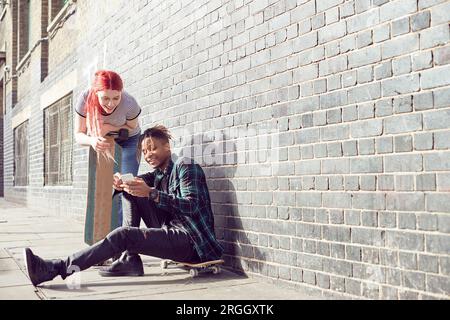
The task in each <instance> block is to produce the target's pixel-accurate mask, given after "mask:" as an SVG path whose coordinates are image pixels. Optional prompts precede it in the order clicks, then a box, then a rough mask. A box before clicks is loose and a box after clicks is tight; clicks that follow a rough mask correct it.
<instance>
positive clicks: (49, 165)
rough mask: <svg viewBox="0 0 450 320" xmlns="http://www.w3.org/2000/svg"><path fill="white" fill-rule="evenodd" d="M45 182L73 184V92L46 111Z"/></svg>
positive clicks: (48, 183) (52, 184)
mask: <svg viewBox="0 0 450 320" xmlns="http://www.w3.org/2000/svg"><path fill="white" fill-rule="evenodd" d="M44 127H45V132H44V144H45V153H44V163H45V166H44V184H45V185H48V186H56V185H71V184H72V147H73V130H72V94H69V95H67V96H65V97H64V98H62V99H61V100H59V101H57V102H55V103H54V104H52V105H51V106H50V107H48V108H47V109H45V111H44Z"/></svg>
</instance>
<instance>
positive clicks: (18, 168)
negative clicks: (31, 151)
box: [14, 121, 28, 186]
mask: <svg viewBox="0 0 450 320" xmlns="http://www.w3.org/2000/svg"><path fill="white" fill-rule="evenodd" d="M14 185H15V186H26V185H28V121H26V122H24V123H22V124H21V125H20V126H18V127H17V128H15V129H14Z"/></svg>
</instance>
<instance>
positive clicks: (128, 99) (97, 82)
mask: <svg viewBox="0 0 450 320" xmlns="http://www.w3.org/2000/svg"><path fill="white" fill-rule="evenodd" d="M140 113H141V108H140V106H139V105H138V103H137V102H136V99H134V97H133V96H131V95H130V94H129V93H127V92H126V91H124V90H123V82H122V78H121V77H120V76H119V75H118V74H117V73H116V72H114V71H109V70H99V71H97V72H96V73H95V78H94V81H93V83H92V86H91V87H90V88H88V89H86V90H84V91H83V92H82V93H81V95H80V97H79V99H78V101H77V103H76V105H75V140H76V142H77V143H78V144H81V145H89V146H91V147H92V148H93V149H94V150H95V151H96V152H97V154H98V156H105V157H107V158H112V155H111V152H110V148H111V147H112V146H111V145H110V144H109V143H108V142H107V140H106V139H105V136H106V134H107V133H108V132H111V131H119V130H120V129H126V130H128V139H127V140H126V141H122V142H118V144H119V145H120V146H121V147H122V163H121V168H122V169H121V171H122V172H121V173H122V174H124V173H132V174H133V176H136V175H137V173H138V169H139V161H140V159H139V156H140V154H139V153H138V152H137V149H138V148H137V147H138V141H139V136H140V133H141V129H140V127H139V121H138V116H139V114H140ZM111 188H112V186H111ZM117 214H118V216H117V221H118V223H119V224H120V225H117V226H116V227H119V226H121V225H122V206H121V205H120V206H119V211H118V213H117Z"/></svg>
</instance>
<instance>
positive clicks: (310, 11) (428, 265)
mask: <svg viewBox="0 0 450 320" xmlns="http://www.w3.org/2000/svg"><path fill="white" fill-rule="evenodd" d="M449 12H450V2H449V1H445V0H392V1H388V0H349V1H344V0H280V1H274V0H253V1H250V0H236V1H226V0H210V1H206V0H205V1H191V2H189V3H186V2H182V1H180V0H169V1H166V0H164V1H162V0H160V1H147V0H139V1H138V0H136V1H131V2H130V1H122V0H113V1H109V2H108V5H107V6H106V5H103V4H102V2H99V1H95V2H94V1H79V2H77V4H76V13H75V14H74V15H73V16H72V17H70V18H69V19H68V20H67V21H66V23H65V24H64V26H63V27H62V28H61V29H60V30H59V31H58V33H57V34H56V36H55V37H54V38H52V39H51V40H50V41H49V58H48V59H49V70H48V76H47V78H46V79H45V81H44V82H42V83H40V81H39V80H38V77H37V76H34V74H38V75H39V66H40V64H39V56H38V53H35V54H33V56H32V57H31V60H30V61H31V62H30V65H29V67H28V68H27V70H25V71H23V74H22V75H20V77H19V78H18V82H19V97H20V98H19V102H18V105H17V106H16V107H15V108H14V110H11V97H10V96H11V94H10V93H11V88H9V87H10V84H9V85H7V92H6V97H7V98H6V100H7V102H6V103H7V113H6V116H5V151H4V152H5V195H6V198H8V199H12V200H16V201H25V202H26V203H27V204H28V205H29V206H32V207H35V208H46V210H50V211H51V212H53V213H57V214H66V215H69V216H72V217H77V218H78V219H83V214H84V207H85V201H86V181H87V169H86V161H87V158H86V155H87V149H86V148H82V147H78V146H74V182H73V186H72V187H67V188H65V187H61V188H49V187H43V172H42V171H43V149H42V143H43V140H42V132H43V125H42V112H41V110H40V108H39V106H38V104H39V99H40V98H41V95H42V94H43V93H44V92H46V90H48V89H49V88H52V86H53V85H54V84H56V83H59V82H60V81H61V79H64V76H65V75H67V74H68V73H69V72H73V71H76V72H77V80H78V81H77V85H76V86H74V88H73V92H74V95H75V96H77V95H78V93H79V92H80V90H81V88H84V87H85V86H87V84H88V80H89V76H90V75H91V74H92V72H93V71H94V70H95V69H96V68H101V67H106V68H110V69H114V70H116V71H118V72H119V73H120V74H121V75H122V76H123V78H124V82H125V87H126V90H128V91H129V92H130V93H132V94H133V95H134V96H135V97H136V98H137V100H138V101H139V103H140V104H141V105H142V107H143V112H142V114H141V117H140V122H141V125H142V127H143V128H147V127H149V126H151V125H153V124H156V123H162V124H165V125H166V126H168V127H170V128H171V129H172V132H173V134H174V136H175V141H174V143H173V148H174V152H175V153H177V154H179V155H186V156H191V157H193V158H195V159H196V160H197V161H199V162H200V163H201V164H202V166H203V167H204V169H205V172H206V174H207V177H208V185H209V188H210V192H211V198H212V202H213V209H214V212H215V217H216V218H215V221H216V232H217V235H218V237H219V238H220V240H221V241H222V242H223V243H224V245H225V248H226V254H225V259H226V262H227V264H228V265H229V266H232V267H233V268H235V269H239V270H243V271H244V272H246V273H248V274H252V275H254V276H258V277H264V278H265V279H271V280H273V281H276V282H277V283H278V284H280V285H286V286H294V287H296V286H301V287H302V288H304V289H306V290H311V292H321V293H322V294H323V295H324V296H326V297H362V298H372V299H402V298H415V299H429V298H434V299H435V298H438V299H439V298H445V299H448V298H449V297H450V274H449V254H450V227H449V226H450V195H449V193H448V191H449V190H450V182H449V178H450V151H449V142H448V141H449V136H450V125H449V123H450V98H449V97H450V76H449V74H450V64H449V63H450V55H449V52H450V44H449V43H450V31H449V20H450V14H449ZM8 86H9V87H8ZM8 88H9V89H8ZM26 106H30V107H31V110H33V111H32V112H31V115H30V119H29V121H30V133H29V134H30V159H31V161H30V186H28V187H26V188H20V189H18V188H14V187H12V180H11V176H12V160H13V159H12V156H13V153H12V130H11V118H12V117H14V115H16V114H17V113H18V112H19V110H21V108H23V107H26ZM145 168H146V166H143V167H142V169H141V170H142V171H144V170H145Z"/></svg>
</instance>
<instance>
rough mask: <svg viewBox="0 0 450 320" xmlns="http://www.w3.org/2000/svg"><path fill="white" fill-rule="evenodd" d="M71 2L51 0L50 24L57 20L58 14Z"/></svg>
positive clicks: (67, 0)
mask: <svg viewBox="0 0 450 320" xmlns="http://www.w3.org/2000/svg"><path fill="white" fill-rule="evenodd" d="M68 2H69V0H50V6H49V8H50V14H49V20H50V21H49V23H50V22H51V21H52V20H53V19H55V18H56V16H57V15H58V13H59V12H60V11H61V10H62V8H64V6H65V5H66V4H67V3H68Z"/></svg>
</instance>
